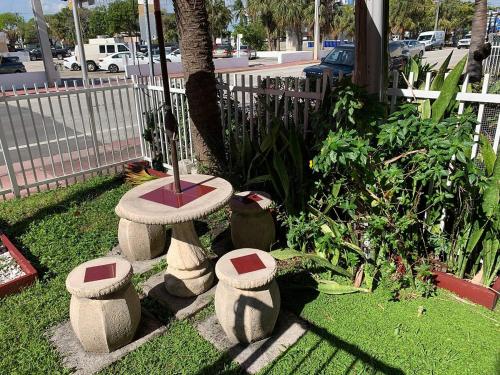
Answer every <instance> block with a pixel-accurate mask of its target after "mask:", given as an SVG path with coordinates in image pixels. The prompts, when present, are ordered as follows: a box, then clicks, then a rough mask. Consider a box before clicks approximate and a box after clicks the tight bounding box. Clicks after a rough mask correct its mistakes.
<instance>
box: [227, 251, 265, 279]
mask: <svg viewBox="0 0 500 375" xmlns="http://www.w3.org/2000/svg"><path fill="white" fill-rule="evenodd" d="M231 263H233V266H234V268H235V269H236V272H238V273H239V274H240V275H241V274H243V273H248V272H254V271H258V270H262V269H264V268H266V266H265V265H264V263H262V260H260V258H259V256H258V255H257V254H255V253H254V254H248V255H244V256H242V257H238V258H233V259H231Z"/></svg>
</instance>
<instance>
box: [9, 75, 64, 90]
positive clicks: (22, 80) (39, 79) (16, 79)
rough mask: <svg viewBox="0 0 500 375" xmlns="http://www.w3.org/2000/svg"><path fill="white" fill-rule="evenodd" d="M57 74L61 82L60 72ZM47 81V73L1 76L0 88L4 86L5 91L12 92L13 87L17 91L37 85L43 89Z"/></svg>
mask: <svg viewBox="0 0 500 375" xmlns="http://www.w3.org/2000/svg"><path fill="white" fill-rule="evenodd" d="M55 74H56V77H57V80H59V78H60V76H59V72H56V73H55ZM46 81H47V76H46V74H45V72H27V73H13V74H0V86H2V87H3V88H4V89H5V90H12V86H14V87H15V88H16V89H22V88H23V85H26V87H27V88H33V87H34V86H35V84H36V85H37V86H38V87H43V86H44V84H45V82H46ZM51 84H53V83H51Z"/></svg>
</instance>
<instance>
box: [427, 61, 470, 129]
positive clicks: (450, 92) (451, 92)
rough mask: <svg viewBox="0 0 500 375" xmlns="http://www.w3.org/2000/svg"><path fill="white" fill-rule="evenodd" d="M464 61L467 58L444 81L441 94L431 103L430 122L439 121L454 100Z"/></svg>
mask: <svg viewBox="0 0 500 375" xmlns="http://www.w3.org/2000/svg"><path fill="white" fill-rule="evenodd" d="M466 61H467V56H464V57H463V58H462V59H461V60H460V61H459V62H458V64H457V65H456V66H455V67H454V68H453V70H452V71H451V72H450V74H448V77H446V79H445V80H444V82H443V86H442V87H441V93H440V94H439V97H438V98H437V99H436V101H435V102H434V103H432V107H431V109H432V120H433V121H434V122H436V123H437V122H439V121H441V119H442V118H443V116H444V114H445V112H446V109H447V108H448V107H449V106H450V103H451V102H452V101H454V100H455V96H456V92H457V85H458V82H459V80H460V77H461V76H462V72H463V70H464V68H465V63H466Z"/></svg>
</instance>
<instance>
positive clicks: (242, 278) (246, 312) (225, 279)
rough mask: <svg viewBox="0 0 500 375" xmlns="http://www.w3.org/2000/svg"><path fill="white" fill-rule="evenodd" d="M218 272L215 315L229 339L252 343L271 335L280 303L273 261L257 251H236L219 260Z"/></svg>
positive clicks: (267, 254)
mask: <svg viewBox="0 0 500 375" xmlns="http://www.w3.org/2000/svg"><path fill="white" fill-rule="evenodd" d="M215 273H216V274H217V277H218V278H219V284H217V290H216V291H215V313H216V315H217V319H218V320H219V323H220V325H221V326H222V329H223V330H224V332H225V333H226V335H227V337H228V338H229V340H231V341H232V342H234V343H250V342H254V341H258V340H261V339H264V338H266V337H268V336H270V335H271V333H272V331H273V329H274V325H275V324H276V320H277V319H278V314H279V311H280V303H281V300H280V291H279V288H278V284H277V283H276V280H274V276H275V274H276V261H275V260H274V258H273V257H272V256H271V255H269V253H267V252H265V251H261V250H257V249H238V250H234V251H231V252H229V253H227V254H226V255H224V256H223V257H222V258H220V259H219V261H218V262H217V264H216V265H215Z"/></svg>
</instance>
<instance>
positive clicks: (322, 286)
mask: <svg viewBox="0 0 500 375" xmlns="http://www.w3.org/2000/svg"><path fill="white" fill-rule="evenodd" d="M316 289H317V290H318V292H320V293H325V294H333V295H340V294H351V293H360V292H362V293H369V292H370V291H369V290H368V289H364V288H356V287H354V286H352V285H343V284H339V283H337V282H336V281H333V280H323V279H320V280H318V285H317V287H316Z"/></svg>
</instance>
